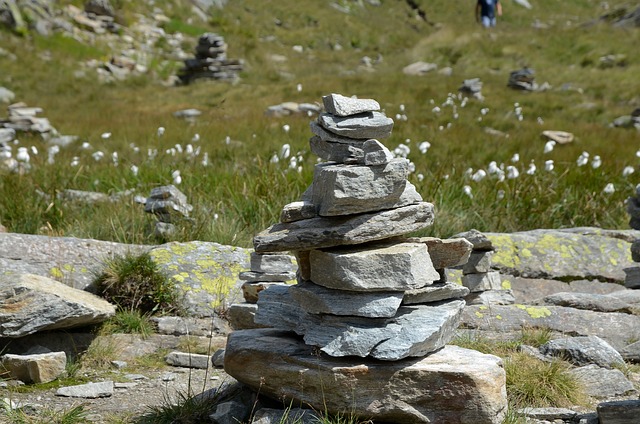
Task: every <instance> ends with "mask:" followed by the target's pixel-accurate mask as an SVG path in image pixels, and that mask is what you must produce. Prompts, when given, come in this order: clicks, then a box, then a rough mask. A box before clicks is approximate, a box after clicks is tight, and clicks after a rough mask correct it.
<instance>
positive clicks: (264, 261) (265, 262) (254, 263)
mask: <svg viewBox="0 0 640 424" xmlns="http://www.w3.org/2000/svg"><path fill="white" fill-rule="evenodd" d="M293 259H294V258H293V256H291V255H284V254H275V255H274V254H266V255H265V254H260V253H256V252H251V255H250V258H249V261H250V264H251V271H253V272H267V273H281V272H295V270H296V267H295V264H294V263H293ZM285 281H286V280H285Z"/></svg>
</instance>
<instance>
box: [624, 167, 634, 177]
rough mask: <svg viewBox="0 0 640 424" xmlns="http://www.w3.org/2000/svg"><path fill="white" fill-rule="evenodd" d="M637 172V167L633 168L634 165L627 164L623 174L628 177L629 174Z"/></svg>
mask: <svg viewBox="0 0 640 424" xmlns="http://www.w3.org/2000/svg"><path fill="white" fill-rule="evenodd" d="M634 172H635V169H633V166H625V167H624V169H623V170H622V176H623V177H628V176H629V175H631V174H633V173H634Z"/></svg>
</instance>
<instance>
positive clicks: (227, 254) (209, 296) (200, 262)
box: [149, 241, 250, 317]
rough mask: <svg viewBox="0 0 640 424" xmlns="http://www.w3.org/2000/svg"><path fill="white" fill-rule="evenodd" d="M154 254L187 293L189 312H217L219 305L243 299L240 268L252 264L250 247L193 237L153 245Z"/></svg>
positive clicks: (198, 313)
mask: <svg viewBox="0 0 640 424" xmlns="http://www.w3.org/2000/svg"><path fill="white" fill-rule="evenodd" d="M149 253H150V255H151V258H152V259H153V261H154V262H155V263H156V264H157V265H158V266H159V268H160V270H161V271H163V272H165V273H166V274H167V276H168V277H169V278H171V279H172V280H173V281H174V282H175V283H176V285H177V287H178V288H179V290H180V291H181V292H182V293H183V294H184V304H183V307H184V309H185V310H186V312H187V313H188V314H189V315H193V316H199V317H203V316H213V315H214V313H215V311H216V309H217V308H220V307H222V306H227V305H229V304H231V303H235V302H238V301H241V300H242V282H241V281H240V280H239V279H238V275H239V274H240V272H243V271H246V270H248V269H249V267H250V259H249V254H250V251H249V250H247V249H243V248H241V247H233V246H225V245H221V244H218V243H208V242H202V241H193V242H189V243H168V244H165V245H162V246H159V247H156V248H154V249H152V250H151V251H150V252H149Z"/></svg>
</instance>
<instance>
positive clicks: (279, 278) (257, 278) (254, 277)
mask: <svg viewBox="0 0 640 424" xmlns="http://www.w3.org/2000/svg"><path fill="white" fill-rule="evenodd" d="M238 278H240V280H242V281H246V282H248V283H257V282H285V281H290V280H294V279H295V278H296V273H295V272H294V271H286V272H253V271H244V272H241V273H239V274H238Z"/></svg>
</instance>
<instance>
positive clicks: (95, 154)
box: [91, 150, 104, 162]
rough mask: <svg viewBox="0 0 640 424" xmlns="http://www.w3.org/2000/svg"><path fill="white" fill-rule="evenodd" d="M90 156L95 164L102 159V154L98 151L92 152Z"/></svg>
mask: <svg viewBox="0 0 640 424" xmlns="http://www.w3.org/2000/svg"><path fill="white" fill-rule="evenodd" d="M91 156H92V157H93V160H95V161H96V162H98V161H99V160H102V158H103V157H104V153H103V152H102V151H100V150H98V151H96V152H93V153H92V154H91Z"/></svg>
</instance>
